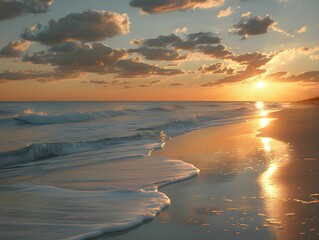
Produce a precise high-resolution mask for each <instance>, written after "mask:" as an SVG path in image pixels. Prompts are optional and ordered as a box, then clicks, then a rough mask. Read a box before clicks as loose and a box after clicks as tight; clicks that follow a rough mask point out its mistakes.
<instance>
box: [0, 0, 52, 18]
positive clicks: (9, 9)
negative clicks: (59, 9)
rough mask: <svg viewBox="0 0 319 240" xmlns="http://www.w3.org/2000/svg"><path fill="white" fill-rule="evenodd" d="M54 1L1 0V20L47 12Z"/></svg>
mask: <svg viewBox="0 0 319 240" xmlns="http://www.w3.org/2000/svg"><path fill="white" fill-rule="evenodd" d="M52 3H53V0H0V20H4V19H10V18H14V17H18V16H20V15H23V14H27V13H33V14H37V13H45V12H47V11H48V10H49V8H50V6H51V5H52Z"/></svg>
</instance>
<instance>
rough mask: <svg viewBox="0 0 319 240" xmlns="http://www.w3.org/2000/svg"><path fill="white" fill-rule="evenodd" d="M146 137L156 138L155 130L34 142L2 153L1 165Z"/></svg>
mask: <svg viewBox="0 0 319 240" xmlns="http://www.w3.org/2000/svg"><path fill="white" fill-rule="evenodd" d="M145 138H149V139H150V138H153V139H155V138H156V134H155V133H154V132H142V133H137V134H134V135H131V136H125V137H114V138H103V139H98V140H87V141H78V142H57V143H34V144H31V145H29V146H27V147H24V148H20V149H16V150H12V151H8V152H3V153H0V167H7V166H11V165H15V164H20V163H28V162H34V161H39V160H45V159H48V158H52V157H58V156H65V155H69V154H73V153H79V152H85V151H91V150H96V149H100V148H104V147H106V146H112V145H118V144H122V143H125V142H128V141H138V140H142V139H145Z"/></svg>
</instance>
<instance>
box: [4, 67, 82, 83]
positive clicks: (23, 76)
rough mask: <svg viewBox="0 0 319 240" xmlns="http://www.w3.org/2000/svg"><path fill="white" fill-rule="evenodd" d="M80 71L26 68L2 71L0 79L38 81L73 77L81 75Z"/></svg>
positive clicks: (5, 80)
mask: <svg viewBox="0 0 319 240" xmlns="http://www.w3.org/2000/svg"><path fill="white" fill-rule="evenodd" d="M82 75H83V73H81V72H80V71H65V70H63V71H61V70H59V69H55V70H50V71H35V70H26V71H19V72H11V71H4V72H1V73H0V81H1V82H8V81H21V80H37V81H40V82H50V81H58V80H61V79H74V78H78V77H80V76H82Z"/></svg>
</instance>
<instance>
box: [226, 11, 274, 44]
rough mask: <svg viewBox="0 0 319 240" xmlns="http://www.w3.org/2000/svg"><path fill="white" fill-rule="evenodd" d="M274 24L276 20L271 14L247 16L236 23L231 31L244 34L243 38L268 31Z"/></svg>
mask: <svg viewBox="0 0 319 240" xmlns="http://www.w3.org/2000/svg"><path fill="white" fill-rule="evenodd" d="M274 24H275V21H274V20H273V19H272V18H271V17H270V16H266V17H260V16H247V17H243V18H242V19H241V20H240V21H239V22H238V23H237V24H235V25H234V26H233V28H232V29H231V30H230V32H232V33H234V34H237V35H239V36H242V39H246V38H247V37H248V36H249V35H260V34H264V33H267V32H268V29H269V28H270V27H271V26H272V25H274Z"/></svg>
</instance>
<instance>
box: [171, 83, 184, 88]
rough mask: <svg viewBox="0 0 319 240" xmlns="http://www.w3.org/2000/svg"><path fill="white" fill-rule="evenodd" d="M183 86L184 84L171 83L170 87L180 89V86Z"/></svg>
mask: <svg viewBox="0 0 319 240" xmlns="http://www.w3.org/2000/svg"><path fill="white" fill-rule="evenodd" d="M184 85H185V84H184V83H171V84H170V86H173V87H181V86H184Z"/></svg>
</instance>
